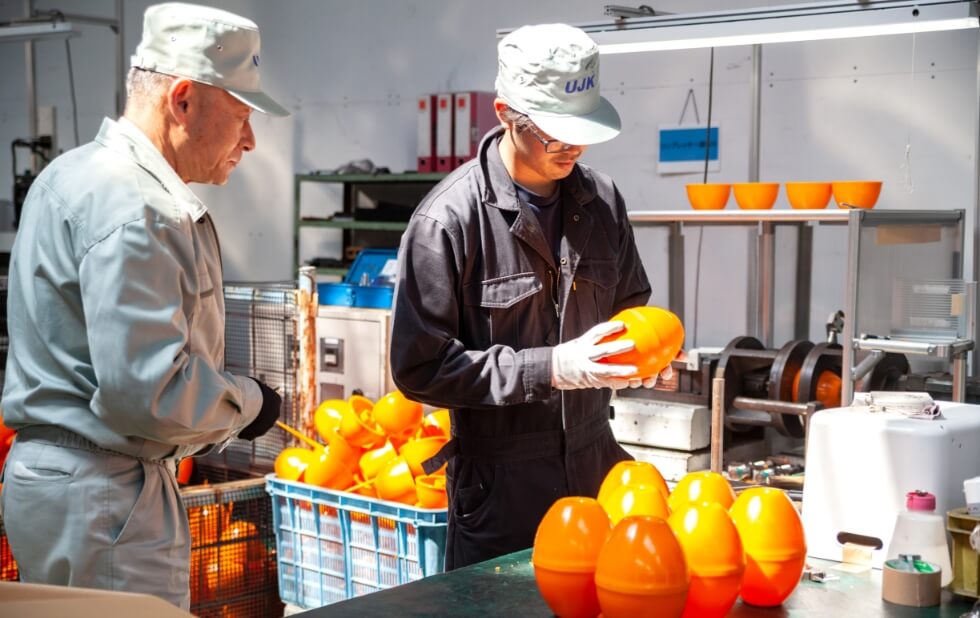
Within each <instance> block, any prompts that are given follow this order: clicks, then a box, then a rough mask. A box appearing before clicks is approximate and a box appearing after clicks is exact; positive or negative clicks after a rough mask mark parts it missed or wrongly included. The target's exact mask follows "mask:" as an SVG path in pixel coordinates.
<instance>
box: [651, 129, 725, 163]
mask: <svg viewBox="0 0 980 618" xmlns="http://www.w3.org/2000/svg"><path fill="white" fill-rule="evenodd" d="M659 129H660V155H659V157H658V158H657V172H658V173H660V174H681V173H685V172H703V171H704V147H705V141H706V137H707V125H703V124H702V125H694V124H686V125H676V124H675V125H660V127H659ZM720 169H721V162H720V160H719V159H718V126H717V125H714V124H712V126H711V146H710V148H709V149H708V171H709V172H717V171H719V170H720Z"/></svg>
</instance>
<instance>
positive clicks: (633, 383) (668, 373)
mask: <svg viewBox="0 0 980 618" xmlns="http://www.w3.org/2000/svg"><path fill="white" fill-rule="evenodd" d="M686 359H687V354H686V353H685V352H684V350H681V351H679V352H678V353H677V356H675V357H674V360H678V361H683V360H686ZM671 362H673V361H671ZM673 377H674V369H673V367H671V366H670V365H667V366H666V367H664V368H663V369H661V370H660V373H659V374H658V375H655V376H650V377H649V378H630V379H629V387H630V388H640V387H643V388H653V387H654V386H656V385H657V382H658V378H659V380H670V379H671V378H673Z"/></svg>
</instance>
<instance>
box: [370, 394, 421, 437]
mask: <svg viewBox="0 0 980 618" xmlns="http://www.w3.org/2000/svg"><path fill="white" fill-rule="evenodd" d="M374 421H375V422H376V423H377V424H378V425H379V426H380V427H381V429H383V430H384V432H385V433H386V434H388V435H389V436H396V437H399V438H408V437H409V436H411V435H412V434H414V433H415V432H416V431H417V430H418V428H419V426H420V425H421V424H422V404H420V403H418V402H417V401H412V400H411V399H409V398H407V397H405V395H403V394H402V392H401V391H392V392H390V393H388V394H387V395H385V396H384V397H382V398H381V399H379V400H377V401H376V402H374Z"/></svg>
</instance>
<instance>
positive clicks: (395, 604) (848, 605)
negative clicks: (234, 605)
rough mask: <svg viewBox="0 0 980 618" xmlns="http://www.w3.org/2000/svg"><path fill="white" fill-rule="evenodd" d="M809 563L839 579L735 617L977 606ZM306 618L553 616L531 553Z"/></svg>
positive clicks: (804, 587)
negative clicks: (904, 596) (885, 589)
mask: <svg viewBox="0 0 980 618" xmlns="http://www.w3.org/2000/svg"><path fill="white" fill-rule="evenodd" d="M807 562H808V564H810V565H811V566H812V567H814V568H815V569H822V570H825V571H826V572H828V573H831V574H833V575H835V576H837V577H839V579H836V580H831V581H826V582H823V583H817V582H812V581H802V582H800V585H799V586H797V588H796V590H794V591H793V594H792V595H791V596H790V598H789V599H787V600H786V602H785V603H784V604H783V605H782V607H775V608H760V607H752V606H749V605H743V604H742V602H741V601H739V602H738V603H736V604H735V607H733V608H732V610H731V611H730V612H729V613H728V615H729V616H731V617H734V618H748V617H753V616H758V617H765V618H773V617H777V616H779V617H783V616H807V617H810V616H826V617H828V618H849V617H852V616H853V617H860V618H873V617H876V616H903V617H904V616H930V617H938V618H959V616H961V615H962V614H963V613H964V612H966V611H968V610H969V609H970V608H971V607H972V603H971V600H970V599H965V598H962V597H957V596H955V595H952V594H950V593H949V592H945V591H944V592H943V598H942V604H941V605H939V606H938V607H928V608H921V609H916V608H912V607H903V606H900V605H892V604H890V603H886V602H885V601H882V600H881V571H879V570H871V571H866V572H864V573H859V574H848V573H842V572H838V571H834V570H829V569H830V567H832V566H834V564H835V563H833V562H829V561H826V560H818V559H815V558H808V559H807ZM298 615H300V616H303V617H304V618H328V617H329V618H334V617H336V616H356V617H358V618H361V617H363V616H399V617H400V616H481V617H483V616H487V615H492V616H551V615H552V613H551V611H550V610H549V609H548V606H547V605H546V604H545V602H544V600H543V599H542V598H541V595H540V594H539V593H538V588H537V585H536V584H535V583H534V568H533V567H532V566H531V550H530V549H525V550H523V551H519V552H516V553H513V554H509V555H506V556H502V557H500V558H496V559H494V560H487V561H486V562H481V563H479V564H475V565H472V566H468V567H465V568H462V569H457V570H455V571H452V572H450V573H442V574H439V575H433V576H431V577H426V578H424V579H421V580H419V581H416V582H412V583H410V584H405V585H403V586H397V587H394V588H389V589H387V590H381V591H380V592H375V593H372V594H368V595H365V596H362V597H356V598H353V599H349V600H347V601H342V602H340V603H334V604H332V605H328V606H326V607H321V608H318V609H313V610H310V611H307V612H303V613H301V614H298Z"/></svg>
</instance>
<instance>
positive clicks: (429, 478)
mask: <svg viewBox="0 0 980 618" xmlns="http://www.w3.org/2000/svg"><path fill="white" fill-rule="evenodd" d="M415 490H416V492H417V493H418V497H419V506H420V507H422V508H423V509H444V508H446V507H447V506H449V499H448V497H447V496H446V477H445V475H442V474H423V475H422V476H420V477H417V478H416V479H415Z"/></svg>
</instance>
